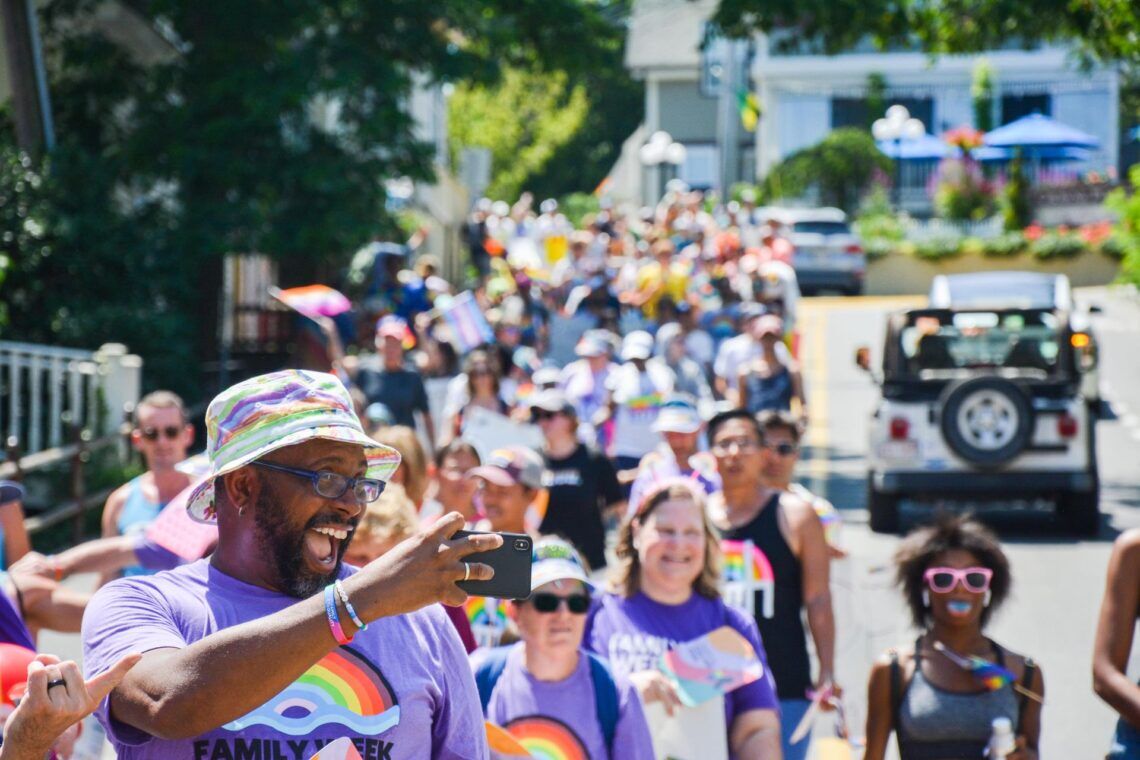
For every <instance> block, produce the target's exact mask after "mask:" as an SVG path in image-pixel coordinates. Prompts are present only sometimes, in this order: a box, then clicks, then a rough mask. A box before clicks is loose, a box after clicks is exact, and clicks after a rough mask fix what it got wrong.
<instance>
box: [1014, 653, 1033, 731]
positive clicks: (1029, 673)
mask: <svg viewBox="0 0 1140 760" xmlns="http://www.w3.org/2000/svg"><path fill="white" fill-rule="evenodd" d="M1036 670H1037V663H1036V662H1034V661H1033V659H1032V658H1030V657H1026V658H1025V672H1024V673H1022V674H1021V688H1023V689H1025V691H1033V674H1034V672H1036ZM1018 697H1019V699H1018V702H1017V733H1019V734H1020V733H1021V724H1022V723H1023V722H1024V721H1025V708H1026V706H1027V705H1028V704H1029V697H1027V696H1025V692H1024V691H1023V692H1020V693H1019V694H1018Z"/></svg>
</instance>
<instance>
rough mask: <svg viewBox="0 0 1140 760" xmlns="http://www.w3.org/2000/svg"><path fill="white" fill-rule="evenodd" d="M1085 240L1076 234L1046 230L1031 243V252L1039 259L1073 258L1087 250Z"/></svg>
mask: <svg viewBox="0 0 1140 760" xmlns="http://www.w3.org/2000/svg"><path fill="white" fill-rule="evenodd" d="M1086 249H1087V246H1086V244H1085V241H1083V240H1081V239H1080V238H1079V237H1077V236H1076V235H1067V234H1061V233H1059V232H1046V233H1045V234H1044V235H1042V236H1041V237H1039V238H1037V239H1036V240H1034V241H1033V242H1032V243H1030V245H1029V252H1030V253H1031V254H1033V258H1035V259H1037V260H1038V261H1049V260H1050V259H1071V258H1075V257H1077V256H1080V255H1081V254H1082V253H1084V252H1085V250H1086Z"/></svg>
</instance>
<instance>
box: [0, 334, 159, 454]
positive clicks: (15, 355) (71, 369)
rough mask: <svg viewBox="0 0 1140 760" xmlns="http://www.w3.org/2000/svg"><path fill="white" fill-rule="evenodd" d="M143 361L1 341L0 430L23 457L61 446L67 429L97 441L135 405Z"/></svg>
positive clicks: (113, 350)
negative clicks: (72, 428) (83, 433)
mask: <svg viewBox="0 0 1140 760" xmlns="http://www.w3.org/2000/svg"><path fill="white" fill-rule="evenodd" d="M141 372H142V360H141V359H139V358H138V357H137V356H133V355H131V354H128V353H127V350H126V348H125V347H124V346H122V345H119V344H115V343H109V344H106V345H104V346H103V347H102V348H100V349H99V350H98V351H81V350H77V349H71V348H58V347H55V346H43V345H37V344H34V343H18V342H14V341H0V430H2V431H3V433H4V435H5V437H6V438H7V440H8V441H9V446H14V445H18V446H19V448H20V449H21V450H22V452H23V454H24V455H35V454H38V453H40V452H44V451H46V450H50V449H58V448H60V447H62V446H63V445H64V443H65V441H66V440H67V439H68V434H67V431H68V429H69V427H76V428H82V429H86V430H88V431H90V433H91V434H92V435H94V436H96V437H98V436H101V435H103V434H105V433H108V432H110V431H111V430H112V428H116V427H117V426H118V424H119V422H120V420H121V419H122V414H123V412H124V411H127V410H128V409H130V408H132V407H133V405H134V403H135V402H136V401H138V397H139V384H140V375H141Z"/></svg>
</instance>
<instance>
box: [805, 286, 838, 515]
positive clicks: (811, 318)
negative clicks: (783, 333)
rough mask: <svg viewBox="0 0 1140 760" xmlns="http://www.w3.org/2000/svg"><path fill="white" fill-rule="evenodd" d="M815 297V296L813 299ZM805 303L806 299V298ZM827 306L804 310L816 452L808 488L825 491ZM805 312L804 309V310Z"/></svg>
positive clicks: (809, 466) (810, 428)
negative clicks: (805, 311)
mask: <svg viewBox="0 0 1140 760" xmlns="http://www.w3.org/2000/svg"><path fill="white" fill-rule="evenodd" d="M811 300H815V299H811ZM805 303H806V299H805ZM828 311H829V310H828V309H825V308H824V309H808V310H807V313H806V314H803V316H804V317H805V319H804V320H803V322H804V336H803V337H804V338H805V339H806V345H805V346H804V353H805V356H804V359H805V360H806V361H805V363H804V368H803V373H804V384H805V385H806V386H807V388H808V389H810V390H808V391H805V393H806V394H807V401H808V412H809V414H810V415H811V416H810V418H809V420H808V429H807V436H806V442H807V444H808V446H810V447H811V448H812V450H813V451H814V452H817V453H814V454H813V455H812V457H811V458H810V459H809V460H808V461H807V463H806V464H807V476H808V480H809V485H808V488H809V489H811V490H812V491H813V492H815V493H817V494H820V495H823V494H824V493H825V488H824V486H825V483H826V480H827V469H828V468H827V465H828V460H827V454H826V451H827V448H828V446H829V445H830V443H831V430H830V420H829V417H830V414H829V408H828V388H827V346H826V345H825V341H826V340H827V315H828ZM801 313H803V312H801Z"/></svg>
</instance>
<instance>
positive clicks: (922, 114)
mask: <svg viewBox="0 0 1140 760" xmlns="http://www.w3.org/2000/svg"><path fill="white" fill-rule="evenodd" d="M884 102H885V103H886V107H888V108H889V107H890V106H893V105H894V104H896V103H898V104H899V105H902V106H906V110H908V111H910V115H911V116H913V117H915V118H916V119H920V120H921V121H922V123H923V124H925V125H926V131H927V132H930V131H931V130H932V128H933V126H932V125H933V119H934V99H933V98H892V97H890V96H887V98H886V99H885V101H884ZM881 116H883V114H881V113H876V114H873V113H869V112H868V111H867V99H866V98H832V99H831V128H832V129H839V128H840V127H860V128H862V129H866V128H867V127H868V126H870V124H871V122H873V121H874V120H875V119H878V118H880V117H881Z"/></svg>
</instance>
